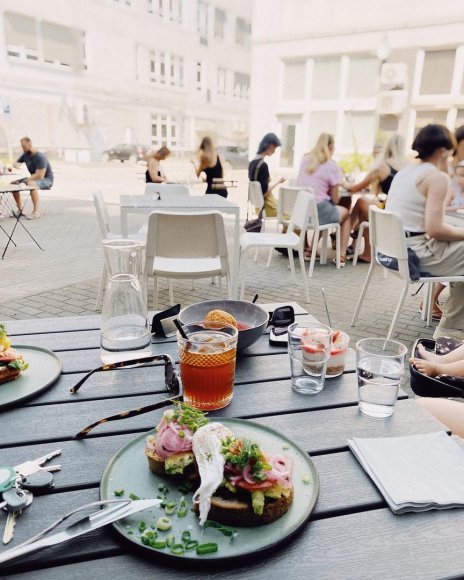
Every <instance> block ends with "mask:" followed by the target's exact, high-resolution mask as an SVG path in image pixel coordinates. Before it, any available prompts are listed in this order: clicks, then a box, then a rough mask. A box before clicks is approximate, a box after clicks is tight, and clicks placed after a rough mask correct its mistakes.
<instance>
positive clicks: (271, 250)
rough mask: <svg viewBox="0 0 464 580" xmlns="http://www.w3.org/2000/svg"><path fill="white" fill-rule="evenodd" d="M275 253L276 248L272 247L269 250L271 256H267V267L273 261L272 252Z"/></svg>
mask: <svg viewBox="0 0 464 580" xmlns="http://www.w3.org/2000/svg"><path fill="white" fill-rule="evenodd" d="M273 253H274V248H271V249H270V250H269V256H268V258H267V265H266V268H269V266H270V265H271V261H272V254H273Z"/></svg>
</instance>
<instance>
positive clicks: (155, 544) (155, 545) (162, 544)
mask: <svg viewBox="0 0 464 580" xmlns="http://www.w3.org/2000/svg"><path fill="white" fill-rule="evenodd" d="M150 546H151V547H152V548H155V549H156V550H162V549H163V548H165V547H166V542H165V541H164V540H161V541H159V542H151V543H150Z"/></svg>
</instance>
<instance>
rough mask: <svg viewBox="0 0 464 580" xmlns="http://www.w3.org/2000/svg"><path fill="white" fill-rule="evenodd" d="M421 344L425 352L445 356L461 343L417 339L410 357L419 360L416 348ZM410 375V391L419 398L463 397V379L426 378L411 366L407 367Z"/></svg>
mask: <svg viewBox="0 0 464 580" xmlns="http://www.w3.org/2000/svg"><path fill="white" fill-rule="evenodd" d="M420 344H422V345H423V346H424V347H425V348H426V349H427V350H431V351H433V352H436V353H437V354H445V353H446V352H450V351H451V350H454V349H455V348H457V347H458V346H460V344H462V341H456V340H455V339H451V338H447V337H442V338H439V339H437V341H436V342H435V341H434V340H430V339H428V338H419V339H418V340H416V342H415V343H414V346H413V348H412V355H413V357H414V358H421V356H420V354H419V352H418V350H417V347H418V346H419V345H420ZM409 370H410V373H411V389H412V390H413V391H414V393H415V394H416V395H419V396H420V397H464V377H454V376H450V375H438V376H437V377H428V376H426V375H423V374H422V373H420V372H419V371H418V370H417V369H416V367H415V366H414V365H412V364H410V365H409Z"/></svg>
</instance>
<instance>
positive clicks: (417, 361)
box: [409, 344, 464, 377]
mask: <svg viewBox="0 0 464 580" xmlns="http://www.w3.org/2000/svg"><path fill="white" fill-rule="evenodd" d="M417 350H418V351H419V354H420V355H421V357H422V358H410V359H409V362H410V363H411V364H413V365H414V366H415V367H416V368H417V370H418V371H419V372H420V373H422V374H424V375H427V376H428V377H436V376H437V375H451V376H453V377H464V344H461V346H458V348H455V349H454V350H452V351H451V352H447V353H446V354H435V353H434V352H430V351H429V350H427V349H426V348H425V346H424V345H423V344H420V345H419V346H418V349H417Z"/></svg>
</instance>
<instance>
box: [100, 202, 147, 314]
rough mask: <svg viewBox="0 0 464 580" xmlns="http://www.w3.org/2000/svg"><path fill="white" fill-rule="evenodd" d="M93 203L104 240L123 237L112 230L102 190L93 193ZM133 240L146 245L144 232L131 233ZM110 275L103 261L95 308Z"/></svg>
mask: <svg viewBox="0 0 464 580" xmlns="http://www.w3.org/2000/svg"><path fill="white" fill-rule="evenodd" d="M92 197H93V203H94V204H95V210H96V212H97V222H98V227H99V228H100V232H101V235H102V240H117V239H121V238H122V236H121V234H117V233H115V232H113V231H111V224H110V216H109V214H108V209H107V207H106V203H105V200H104V199H103V195H102V192H101V191H95V192H94V193H93V194H92ZM129 237H130V239H131V240H137V241H138V242H139V243H140V244H142V245H145V235H144V234H143V233H140V232H139V233H137V234H131V235H130V236H129ZM107 277H108V272H107V270H106V263H105V262H104V263H103V268H102V273H101V276H100V284H99V286H98V292H97V300H96V302H95V310H98V308H99V306H100V303H101V300H102V298H103V290H104V289H105V286H106V279H107Z"/></svg>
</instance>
